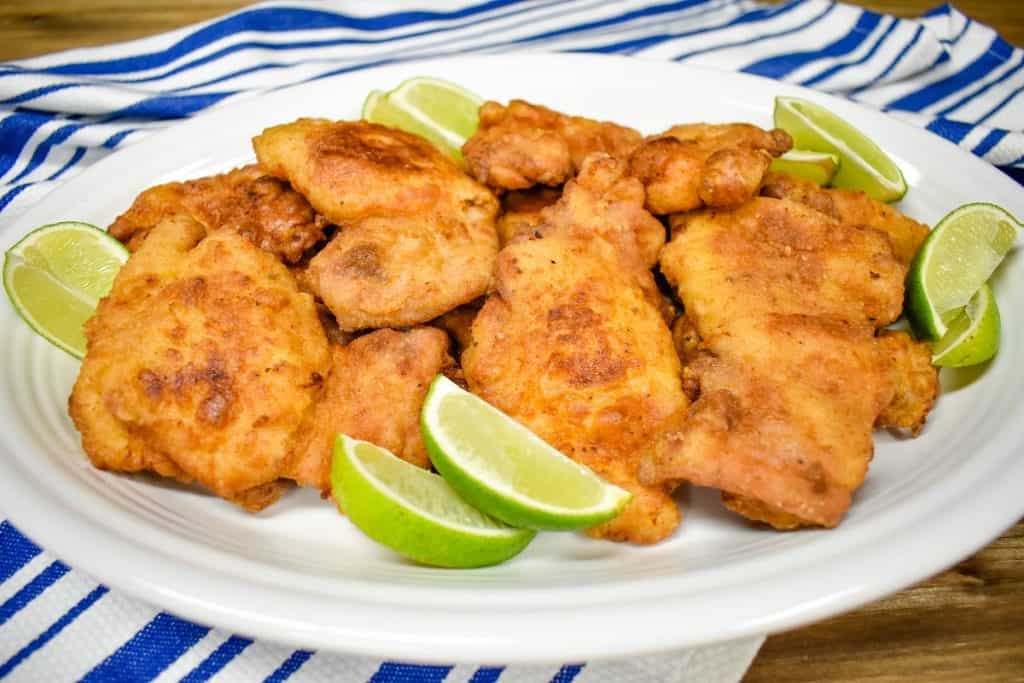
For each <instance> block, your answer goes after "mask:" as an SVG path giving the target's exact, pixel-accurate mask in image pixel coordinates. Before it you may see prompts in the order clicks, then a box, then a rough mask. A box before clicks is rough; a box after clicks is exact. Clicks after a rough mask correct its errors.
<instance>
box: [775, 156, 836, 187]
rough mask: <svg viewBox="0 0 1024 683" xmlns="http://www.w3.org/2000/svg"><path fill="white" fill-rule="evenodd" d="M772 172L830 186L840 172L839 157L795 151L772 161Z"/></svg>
mask: <svg viewBox="0 0 1024 683" xmlns="http://www.w3.org/2000/svg"><path fill="white" fill-rule="evenodd" d="M771 170H772V171H775V172H776V173H785V174H786V175H791V176H795V177H797V178H806V179H807V180H810V181H812V182H815V183H817V184H818V185H823V186H824V185H828V184H829V183H830V182H832V179H833V178H834V177H835V175H836V171H838V170H839V157H838V156H836V155H835V154H829V153H828V152H809V151H807V150H806V149H794V150H790V151H789V152H786V153H785V154H783V155H782V156H781V157H777V158H775V159H772V165H771Z"/></svg>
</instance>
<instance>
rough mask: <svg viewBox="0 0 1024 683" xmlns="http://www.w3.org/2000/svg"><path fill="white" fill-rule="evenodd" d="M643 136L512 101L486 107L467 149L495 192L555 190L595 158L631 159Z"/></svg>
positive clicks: (472, 165)
mask: <svg viewBox="0 0 1024 683" xmlns="http://www.w3.org/2000/svg"><path fill="white" fill-rule="evenodd" d="M641 140H642V136H641V135H640V133H638V132H637V131H635V130H633V129H632V128H626V127H625V126H620V125H618V124H615V123H609V122H605V121H594V120H591V119H586V118H583V117H580V116H568V115H566V114H561V113H559V112H557V111H554V110H551V109H548V108H547V107H542V106H540V105H536V104H530V103H529V102H524V101H523V100H512V101H511V102H509V103H508V106H507V107H505V106H502V105H500V104H498V103H497V102H485V103H484V104H483V105H482V106H481V107H480V127H479V128H478V129H477V132H476V134H474V135H473V137H471V138H470V139H469V140H467V141H466V144H465V145H464V146H463V147H462V154H463V156H464V157H465V159H466V164H467V166H468V167H469V171H470V173H471V174H472V175H473V177H475V178H476V179H477V180H479V181H480V182H482V183H484V184H485V185H488V186H489V187H494V188H500V189H505V190H524V189H526V188H529V187H533V186H534V185H548V186H550V187H555V186H558V185H561V184H563V183H565V182H566V181H567V180H569V179H570V178H572V177H573V176H574V175H575V174H576V173H577V171H579V168H580V166H582V164H583V160H584V159H585V158H586V157H587V156H588V155H590V154H592V153H593V152H605V153H607V154H611V155H612V156H617V157H622V158H625V157H627V156H628V155H629V154H630V153H632V151H633V150H634V149H636V147H637V145H639V144H640V142H641Z"/></svg>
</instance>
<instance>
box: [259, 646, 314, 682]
mask: <svg viewBox="0 0 1024 683" xmlns="http://www.w3.org/2000/svg"><path fill="white" fill-rule="evenodd" d="M312 656H313V653H312V652H309V651H307V650H296V651H295V652H293V653H292V654H291V656H290V657H289V658H288V659H286V660H284V662H282V663H281V666H279V667H277V669H276V670H275V671H274V673H272V674H270V675H269V676H267V677H266V678H265V679H263V683H281V681H286V680H288V678H289V677H290V676H291V675H292V674H293V673H295V672H296V671H298V670H299V669H300V668H302V665H303V664H305V663H306V660H308V659H309V658H310V657H312Z"/></svg>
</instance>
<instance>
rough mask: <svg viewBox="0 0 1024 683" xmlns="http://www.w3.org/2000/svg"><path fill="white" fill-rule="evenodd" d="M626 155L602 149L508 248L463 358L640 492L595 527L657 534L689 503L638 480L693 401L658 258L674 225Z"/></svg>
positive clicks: (531, 419)
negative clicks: (651, 202)
mask: <svg viewBox="0 0 1024 683" xmlns="http://www.w3.org/2000/svg"><path fill="white" fill-rule="evenodd" d="M625 168H626V165H625V162H624V161H621V160H616V159H613V158H611V157H609V156H607V155H605V154H600V153H596V154H593V155H591V156H590V157H588V158H587V160H586V161H585V162H584V163H583V166H582V169H581V170H580V174H579V176H577V178H576V179H575V180H574V181H571V182H570V183H569V184H568V185H567V186H566V188H565V193H564V194H563V196H562V198H561V199H560V200H559V202H558V203H557V204H556V205H554V206H551V207H549V208H547V209H544V211H542V212H541V224H540V225H538V226H537V228H536V230H535V233H534V237H533V238H529V239H518V240H517V241H514V242H513V243H512V244H509V245H508V246H506V247H505V248H504V249H503V250H502V251H501V253H500V254H499V255H498V262H497V267H496V270H495V280H496V283H495V289H496V291H495V292H494V293H493V294H491V295H490V296H489V297H488V299H487V302H486V303H485V304H484V307H483V309H482V310H481V311H480V313H479V314H478V315H477V317H476V319H475V320H474V322H473V328H472V342H471V344H470V346H469V347H468V349H467V350H466V351H465V352H464V353H463V355H462V361H463V369H464V371H465V374H466V379H467V381H468V383H469V386H470V388H471V390H472V391H473V392H474V393H477V394H478V395H480V396H482V397H483V398H484V399H485V400H487V401H488V402H490V403H492V404H493V405H495V406H497V407H498V408H500V409H501V410H504V411H505V412H506V413H508V414H509V415H512V416H513V417H514V418H516V419H517V420H519V421H521V422H523V423H524V424H526V425H527V426H528V427H530V428H531V429H532V430H533V431H535V432H536V433H537V434H538V435H540V437H541V438H543V439H545V440H546V441H548V442H549V443H551V444H552V445H553V446H555V447H556V448H558V449H559V450H561V451H562V452H563V453H565V454H566V455H568V456H569V457H571V458H573V459H575V460H577V461H579V462H582V463H584V464H586V465H588V466H590V467H592V468H593V469H594V470H595V471H596V472H597V473H598V474H600V475H601V476H603V477H604V478H606V479H608V480H609V481H612V482H613V483H615V484H618V485H619V486H622V487H623V488H626V489H628V490H629V491H630V492H632V493H633V501H632V502H631V503H630V505H629V506H628V507H627V508H626V509H625V510H624V511H623V512H622V514H620V515H619V516H618V517H617V518H615V519H614V520H611V521H610V522H606V523H605V524H602V525H599V526H597V527H595V528H593V529H590V530H589V531H588V533H589V534H591V535H592V536H595V537H597V538H605V539H610V540H617V541H631V542H634V543H654V542H656V541H659V540H661V539H663V538H665V537H666V536H668V535H669V534H671V533H672V531H673V530H674V529H675V528H676V526H677V525H678V524H679V519H680V514H679V509H678V507H677V505H676V504H675V502H674V501H673V500H672V498H671V496H670V495H669V492H670V491H671V489H672V488H673V486H672V485H671V484H658V485H654V486H644V485H642V484H640V482H639V481H638V480H637V467H638V454H639V452H640V450H641V448H642V447H643V446H644V445H645V444H646V443H647V442H649V441H650V440H651V439H652V438H653V435H654V434H656V433H657V432H658V430H659V429H660V428H661V426H662V425H663V424H664V423H666V421H667V420H668V419H669V418H670V417H671V416H673V415H675V414H676V413H679V412H681V411H682V410H683V409H684V408H685V407H686V404H687V401H686V397H685V396H684V395H683V393H682V387H681V384H680V366H679V359H678V357H677V356H676V354H675V350H674V349H673V346H672V335H671V333H670V332H669V329H668V326H667V324H666V323H665V321H664V320H663V318H662V316H661V313H660V312H659V310H658V306H657V302H658V301H660V297H659V296H658V294H657V290H656V287H655V286H654V282H653V279H652V278H651V273H650V270H648V268H649V266H650V262H651V260H652V255H654V254H656V253H657V246H658V244H659V242H658V240H657V239H656V235H657V236H660V238H661V239H662V240H663V239H664V230H663V228H662V226H661V224H660V223H659V222H658V221H657V220H655V219H654V218H653V217H651V216H650V215H649V214H647V213H646V212H645V211H644V210H643V201H644V198H643V188H642V187H640V185H639V183H638V182H637V181H636V179H634V178H630V177H629V176H627V175H625Z"/></svg>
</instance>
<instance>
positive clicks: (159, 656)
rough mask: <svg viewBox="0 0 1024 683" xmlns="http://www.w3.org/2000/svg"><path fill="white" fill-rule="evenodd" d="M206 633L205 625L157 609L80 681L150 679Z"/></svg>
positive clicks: (91, 682)
mask: <svg viewBox="0 0 1024 683" xmlns="http://www.w3.org/2000/svg"><path fill="white" fill-rule="evenodd" d="M209 632H210V629H209V628H207V627H205V626H198V625H196V624H193V623H190V622H187V621H184V620H183V619H179V618H177V617H172V616H171V615H170V614H166V613H164V612H161V613H160V614H158V615H156V617H154V618H153V620H152V621H150V622H149V623H148V624H146V625H145V626H143V627H142V629H140V630H139V631H138V632H137V633H136V634H135V635H134V636H132V639H131V640H129V641H128V642H127V643H125V644H124V645H122V646H121V647H120V648H118V649H117V650H116V651H115V652H114V653H113V654H112V655H110V656H109V657H107V658H106V659H104V660H103V661H102V662H100V663H99V664H97V665H96V666H95V667H94V668H93V670H92V671H90V672H89V673H87V674H86V675H85V676H84V677H83V678H82V680H81V683H101V682H104V681H112V680H116V681H133V682H138V683H141V682H142V681H151V680H153V679H154V678H156V677H157V676H158V675H160V672H162V671H163V670H164V669H166V668H167V667H168V666H170V665H171V664H172V663H173V662H174V661H175V660H176V659H178V657H180V656H181V655H182V654H184V653H185V651H186V650H188V649H189V648H190V647H192V646H193V645H195V644H196V643H197V642H199V640H200V639H201V638H202V637H203V636H205V635H206V634H207V633H209Z"/></svg>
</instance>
